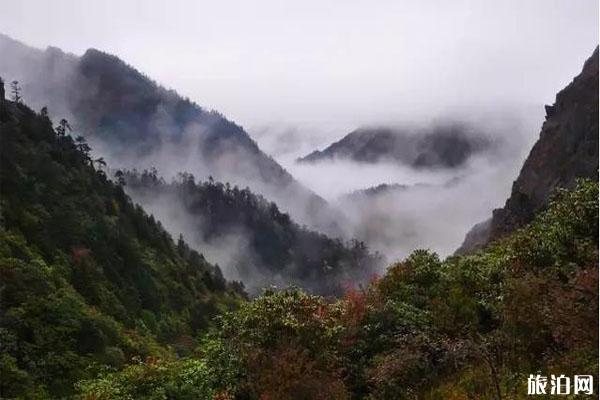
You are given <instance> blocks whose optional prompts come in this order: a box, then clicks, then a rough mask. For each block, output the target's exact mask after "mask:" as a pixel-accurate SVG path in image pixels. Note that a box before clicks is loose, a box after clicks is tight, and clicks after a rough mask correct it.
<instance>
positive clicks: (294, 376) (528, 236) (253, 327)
mask: <svg viewBox="0 0 600 400" xmlns="http://www.w3.org/2000/svg"><path fill="white" fill-rule="evenodd" d="M597 196H598V184H597V183H595V182H589V181H582V182H580V183H579V185H578V187H577V188H576V189H574V190H572V191H568V192H567V191H561V192H560V193H559V194H558V195H557V197H556V198H555V200H554V201H553V202H552V204H551V205H550V207H549V209H548V210H547V211H546V212H544V213H543V214H541V215H539V216H538V217H537V218H536V219H535V221H533V223H532V224H531V225H529V226H528V227H526V228H524V229H522V230H520V231H518V232H515V233H514V234H513V235H511V236H510V237H508V238H506V239H505V240H503V241H501V242H498V243H495V244H494V245H492V246H491V247H489V248H488V249H485V250H483V251H481V252H479V253H477V254H474V255H470V256H464V257H451V258H448V259H447V260H445V261H441V260H440V259H439V258H438V256H437V255H435V254H433V253H431V252H428V251H424V250H419V251H416V252H415V253H414V254H412V255H411V256H410V257H408V258H407V259H406V260H405V261H403V262H400V263H398V264H395V265H393V266H391V267H390V269H389V270H388V272H387V274H386V275H385V276H384V277H383V278H381V279H380V280H379V281H376V282H374V283H373V284H372V285H371V286H370V287H369V288H367V289H366V290H362V291H354V290H351V291H349V292H348V293H347V294H346V295H345V297H344V298H342V299H339V300H337V301H335V302H327V301H325V300H324V299H323V298H321V297H318V296H311V295H309V294H306V293H304V292H302V291H300V290H295V289H291V290H285V291H280V292H273V291H266V292H265V293H264V294H263V295H262V296H260V297H258V298H257V299H255V300H254V301H253V302H251V303H247V304H244V305H243V306H242V307H240V309H238V310H236V311H234V312H231V313H227V314H224V315H223V316H222V317H221V318H220V319H219V324H218V326H217V327H215V328H214V329H213V330H212V331H211V333H210V334H209V335H208V336H206V337H205V339H204V340H203V341H202V342H201V344H200V346H199V347H198V349H197V354H196V355H195V356H194V357H195V358H194V359H197V360H201V361H203V362H204V363H205V364H204V365H205V366H206V371H205V372H206V374H205V375H202V376H203V380H202V383H199V384H198V385H199V387H202V388H204V387H210V388H211V389H210V390H212V396H213V398H215V399H232V398H235V399H282V400H283V399H290V398H294V399H321V398H322V399H347V398H356V399H359V398H364V399H415V398H420V399H448V398H456V399H463V398H477V399H500V398H525V397H526V393H527V392H526V381H527V376H528V374H529V373H535V372H536V371H542V372H543V373H547V374H551V373H564V374H566V375H574V374H580V373H591V374H594V373H596V372H597V370H598V364H597V359H598V358H597V357H598V348H597V341H598V330H597V326H598V291H597V287H598V268H597V264H596V263H597V257H598V254H597V250H596V249H597V244H598V234H597V230H598V219H597V218H598V204H597ZM173 368H176V367H173ZM119 376H120V377H119V379H125V380H127V379H126V378H124V377H123V375H119ZM206 385H208V386H206ZM117 386H118V385H115V387H117ZM164 387H167V385H166V384H165V385H163V386H161V390H163V389H162V388H164ZM87 393H90V392H87ZM157 393H158V392H157Z"/></svg>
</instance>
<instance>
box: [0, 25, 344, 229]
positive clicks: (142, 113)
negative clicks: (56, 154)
mask: <svg viewBox="0 0 600 400" xmlns="http://www.w3.org/2000/svg"><path fill="white" fill-rule="evenodd" d="M0 76H4V77H5V78H6V79H7V80H11V81H12V80H19V81H20V84H21V86H22V87H23V92H24V97H25V99H26V100H27V101H28V102H29V103H30V104H32V105H34V106H36V107H42V106H45V105H48V106H49V108H50V109H49V112H50V114H51V115H53V116H54V115H58V116H60V117H63V116H67V118H68V119H69V120H70V121H71V123H72V125H73V127H74V128H76V129H77V130H78V131H79V132H81V134H82V135H83V136H85V137H86V138H87V139H88V141H90V142H91V143H92V144H93V145H94V148H95V150H97V151H98V152H100V153H101V154H102V155H103V156H104V157H105V158H106V159H107V160H108V161H109V163H110V164H111V165H112V166H113V167H124V168H129V169H131V168H136V167H137V168H140V167H145V168H150V167H158V168H159V169H160V170H161V171H162V172H163V173H165V174H170V175H174V174H175V173H177V172H179V171H186V172H189V173H192V174H195V175H196V176H201V177H204V178H206V177H208V176H209V175H212V176H213V177H215V178H216V179H217V180H220V181H229V182H233V183H235V184H238V185H240V186H242V187H245V186H250V187H251V188H252V189H253V190H254V191H255V192H259V193H262V194H265V195H268V197H269V198H272V199H274V200H275V201H277V203H278V204H280V205H283V206H285V209H286V211H287V212H290V213H292V215H294V217H295V218H296V219H298V220H300V221H302V222H304V223H307V224H309V225H311V226H312V227H314V228H317V229H320V230H322V231H328V232H335V233H337V232H339V230H338V229H337V226H336V222H335V220H334V218H332V217H331V215H333V213H332V212H331V210H330V209H329V208H328V207H327V204H326V202H325V200H323V199H322V198H321V197H319V196H317V195H316V194H314V193H313V192H311V191H310V190H309V189H307V188H305V187H304V186H302V185H301V184H300V183H299V182H297V181H296V180H295V179H294V178H293V177H292V176H291V175H290V174H289V173H288V172H287V171H286V170H285V169H284V168H283V167H281V165H279V164H278V163H277V162H276V161H275V160H274V159H273V158H271V157H270V156H268V155H267V154H265V153H264V152H262V150H261V149H260V148H259V147H258V145H257V144H256V142H254V141H253V140H252V139H251V138H250V136H249V135H248V133H247V132H246V131H245V130H244V129H243V128H242V127H241V126H239V125H237V124H235V123H234V122H232V121H230V120H228V119H226V118H225V117H224V116H222V115H221V114H219V113H218V112H215V111H207V110H205V109H203V108H201V107H200V106H198V105H197V104H195V103H193V102H192V101H190V100H189V99H186V98H183V97H181V96H179V95H178V94H177V93H176V92H174V91H172V90H167V89H165V88H163V87H161V86H159V85H158V84H157V83H156V82H154V81H152V80H150V79H149V78H148V77H146V76H144V75H143V74H142V73H140V72H139V71H137V70H136V69H135V68H133V67H131V66H130V65H127V64H126V63H125V62H123V61H122V60H120V59H119V58H118V57H115V56H113V55H110V54H107V53H104V52H101V51H98V50H95V49H90V50H88V51H86V52H85V54H83V55H82V56H81V57H77V56H75V55H71V54H65V53H63V52H62V51H61V50H60V49H57V48H48V49H47V50H45V51H42V50H38V49H34V48H31V47H28V46H26V45H24V44H22V43H20V42H17V41H15V40H13V39H11V38H9V37H7V36H4V35H1V34H0Z"/></svg>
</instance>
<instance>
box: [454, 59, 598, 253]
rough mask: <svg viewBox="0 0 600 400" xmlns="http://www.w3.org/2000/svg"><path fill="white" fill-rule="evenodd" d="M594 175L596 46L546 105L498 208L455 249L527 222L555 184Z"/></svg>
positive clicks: (472, 245) (566, 184) (468, 248)
mask: <svg viewBox="0 0 600 400" xmlns="http://www.w3.org/2000/svg"><path fill="white" fill-rule="evenodd" d="M584 177H587V178H592V179H594V180H598V48H596V50H595V51H594V53H593V54H592V56H591V57H590V58H589V59H588V60H587V61H586V62H585V64H584V66H583V70H582V71H581V73H580V74H579V75H578V76H577V77H575V79H574V80H573V82H571V83H570V84H569V85H568V86H567V87H566V88H564V89H563V90H561V91H560V92H559V93H558V94H557V95H556V101H555V102H554V105H552V106H546V121H544V123H543V125H542V130H541V133H540V137H539V139H538V141H537V142H536V143H535V145H534V146H533V148H532V149H531V152H530V153H529V156H528V157H527V159H526V160H525V163H524V164H523V168H522V169H521V172H520V173H519V176H518V178H517V180H516V181H515V182H514V183H513V187H512V192H511V194H510V197H509V198H508V200H507V201H506V204H505V205H504V207H503V208H499V209H496V210H494V212H493V215H492V218H491V221H490V222H489V223H488V224H483V225H482V224H479V225H478V226H477V227H476V228H477V229H476V232H475V231H472V232H470V233H469V234H468V235H467V237H466V238H465V242H464V243H463V245H462V246H461V247H460V248H459V249H458V250H457V252H458V253H465V252H469V251H473V250H474V249H477V248H479V247H481V246H482V245H484V244H486V243H489V242H491V241H493V240H496V239H498V238H499V237H502V236H504V235H506V234H507V233H510V232H512V231H514V230H515V229H517V228H519V227H521V226H523V225H525V224H527V223H528V222H530V221H531V220H532V219H533V216H534V215H535V213H537V212H538V211H540V210H542V209H544V208H545V207H546V206H547V204H548V201H549V199H550V197H551V195H552V193H553V191H554V190H555V189H556V188H557V187H566V188H571V187H573V186H574V185H575V180H576V179H577V178H584Z"/></svg>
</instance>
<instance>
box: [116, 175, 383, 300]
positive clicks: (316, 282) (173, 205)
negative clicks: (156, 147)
mask: <svg viewBox="0 0 600 400" xmlns="http://www.w3.org/2000/svg"><path fill="white" fill-rule="evenodd" d="M117 174H118V176H119V179H121V180H122V181H123V182H124V183H125V184H126V190H127V192H128V193H129V194H130V195H131V196H132V197H133V198H134V199H135V200H136V201H139V202H140V203H141V204H144V205H145V206H146V207H147V208H148V210H154V209H155V208H156V209H157V210H158V211H159V212H160V211H164V210H161V207H162V208H163V209H164V208H165V207H164V204H169V211H170V212H167V214H166V215H164V216H163V217H164V220H165V221H167V222H166V223H167V224H169V222H171V221H176V220H179V221H178V222H175V223H174V224H173V225H174V226H175V227H174V228H173V229H171V231H172V232H173V230H174V229H177V227H179V228H181V226H182V225H185V229H186V231H188V232H190V234H192V235H193V236H192V237H186V239H187V240H188V241H191V243H193V244H196V243H198V245H197V247H202V246H205V247H207V246H211V244H218V243H221V242H223V241H224V240H226V238H228V237H232V236H235V235H238V236H239V237H240V238H241V239H240V240H236V241H229V242H228V243H227V253H228V254H229V259H230V261H229V264H230V265H226V266H223V267H224V268H226V269H227V270H229V271H232V274H234V275H235V276H236V277H237V278H238V279H240V280H241V281H243V282H247V283H248V285H250V284H252V287H253V289H254V291H256V290H260V288H262V287H267V286H269V285H273V284H279V285H280V286H281V285H283V286H287V285H290V284H296V285H298V286H300V287H303V288H307V289H311V290H312V291H313V292H314V293H317V294H322V295H339V294H341V293H343V291H344V290H345V289H347V288H349V287H351V286H356V285H357V284H359V283H367V282H368V281H370V280H371V279H372V278H373V277H374V276H375V275H376V274H377V273H378V272H379V271H381V269H382V268H383V262H384V261H383V258H382V256H380V255H378V254H376V253H375V254H372V253H370V252H369V250H368V249H367V247H366V245H365V244H364V243H363V242H359V241H356V240H353V241H350V242H348V243H345V242H343V241H342V240H341V239H331V238H329V237H327V236H326V235H324V234H321V233H318V232H315V231H311V230H309V229H308V228H306V227H303V226H300V225H298V224H297V223H295V222H294V221H293V220H292V219H291V218H290V216H289V215H288V214H286V213H282V212H281V211H279V209H278V207H277V205H276V204H275V203H272V202H269V201H267V200H266V199H265V198H264V197H262V196H260V195H256V194H254V193H253V192H252V191H250V189H249V188H244V189H240V188H238V187H237V186H231V185H229V184H228V183H226V184H223V183H221V182H215V181H214V180H213V179H212V178H210V179H209V180H208V181H206V182H198V183H197V182H195V179H194V176H193V175H191V174H189V173H181V174H180V175H179V177H178V178H177V179H175V180H173V182H171V183H166V182H165V181H164V179H162V178H160V177H159V176H158V175H157V172H156V170H150V171H148V170H145V171H143V172H141V173H140V172H137V171H126V172H121V171H118V172H117ZM183 220H184V221H183ZM173 233H174V232H173Z"/></svg>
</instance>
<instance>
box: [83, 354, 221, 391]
mask: <svg viewBox="0 0 600 400" xmlns="http://www.w3.org/2000/svg"><path fill="white" fill-rule="evenodd" d="M77 386H78V390H79V392H80V393H81V395H80V396H79V397H80V398H81V399H94V400H134V399H148V400H166V399H177V400H186V399H189V400H203V399H206V400H210V399H212V398H213V394H214V391H213V389H212V387H211V384H210V374H209V368H208V367H207V366H206V363H205V362H204V361H202V360H192V359H186V360H179V361H164V360H149V361H147V362H141V361H140V362H139V363H137V364H134V365H130V366H127V367H126V368H125V369H123V371H121V372H118V373H116V372H110V371H107V372H104V373H101V374H100V376H99V377H98V378H96V379H94V380H88V381H83V382H80V383H79V384H78V385H77Z"/></svg>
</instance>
